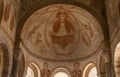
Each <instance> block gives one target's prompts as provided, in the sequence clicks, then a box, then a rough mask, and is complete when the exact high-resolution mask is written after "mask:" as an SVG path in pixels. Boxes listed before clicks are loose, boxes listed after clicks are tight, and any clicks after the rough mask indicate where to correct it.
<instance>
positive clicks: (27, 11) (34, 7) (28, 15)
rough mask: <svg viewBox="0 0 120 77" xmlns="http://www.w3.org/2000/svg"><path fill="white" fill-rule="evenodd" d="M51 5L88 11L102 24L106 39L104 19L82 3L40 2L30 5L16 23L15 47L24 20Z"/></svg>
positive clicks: (18, 42) (17, 44)
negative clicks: (62, 5)
mask: <svg viewBox="0 0 120 77" xmlns="http://www.w3.org/2000/svg"><path fill="white" fill-rule="evenodd" d="M73 3H74V4H73ZM51 4H72V5H76V6H80V7H82V8H84V9H86V10H88V11H89V12H90V13H91V14H92V15H94V16H95V18H96V19H97V20H98V21H99V22H100V24H102V25H101V26H102V29H103V32H104V36H105V37H108V34H106V33H108V32H106V31H108V30H106V29H108V28H106V27H107V25H106V23H105V22H104V19H103V18H102V16H101V15H99V14H97V12H95V11H94V10H92V9H91V8H89V7H88V6H86V5H84V4H82V3H79V2H77V1H66V2H64V1H63V2H61V1H50V3H49V2H45V3H42V5H41V3H40V2H38V5H36V4H35V5H31V6H32V7H30V8H29V9H27V10H25V12H24V13H23V15H22V17H21V19H20V20H19V21H18V24H17V25H18V26H17V27H16V40H15V46H19V44H20V40H21V39H20V36H21V35H20V34H21V31H22V28H23V26H24V23H25V22H26V20H27V19H28V18H29V17H30V16H31V15H32V14H33V13H34V12H35V11H37V10H38V9H41V8H43V7H45V6H47V5H51ZM31 9H32V10H31Z"/></svg>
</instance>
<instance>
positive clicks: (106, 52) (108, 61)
mask: <svg viewBox="0 0 120 77" xmlns="http://www.w3.org/2000/svg"><path fill="white" fill-rule="evenodd" d="M103 60H104V65H105V74H106V76H105V77H113V74H112V73H113V72H112V70H113V68H112V56H111V52H110V48H109V46H108V45H106V44H105V45H104V48H103Z"/></svg>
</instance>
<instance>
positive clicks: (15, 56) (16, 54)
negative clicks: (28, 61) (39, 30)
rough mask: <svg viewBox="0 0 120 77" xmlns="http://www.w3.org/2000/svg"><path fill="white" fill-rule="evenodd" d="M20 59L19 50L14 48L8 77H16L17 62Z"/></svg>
mask: <svg viewBox="0 0 120 77" xmlns="http://www.w3.org/2000/svg"><path fill="white" fill-rule="evenodd" d="M20 59H21V52H20V48H15V50H14V52H13V64H12V71H11V75H10V77H18V68H19V61H20Z"/></svg>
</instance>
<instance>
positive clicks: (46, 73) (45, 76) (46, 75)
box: [41, 62, 50, 77]
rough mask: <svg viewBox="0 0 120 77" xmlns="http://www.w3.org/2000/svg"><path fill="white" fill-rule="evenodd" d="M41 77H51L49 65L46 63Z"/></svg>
mask: <svg viewBox="0 0 120 77" xmlns="http://www.w3.org/2000/svg"><path fill="white" fill-rule="evenodd" d="M41 77H50V70H49V69H48V63H47V62H44V64H43V69H42V70H41Z"/></svg>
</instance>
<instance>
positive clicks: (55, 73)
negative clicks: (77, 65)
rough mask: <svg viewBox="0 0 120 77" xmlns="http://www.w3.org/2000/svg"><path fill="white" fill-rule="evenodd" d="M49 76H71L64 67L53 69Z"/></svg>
mask: <svg viewBox="0 0 120 77" xmlns="http://www.w3.org/2000/svg"><path fill="white" fill-rule="evenodd" d="M51 77H71V73H70V71H69V70H68V69H66V68H64V67H58V68H56V69H54V70H53V72H52V74H51Z"/></svg>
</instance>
